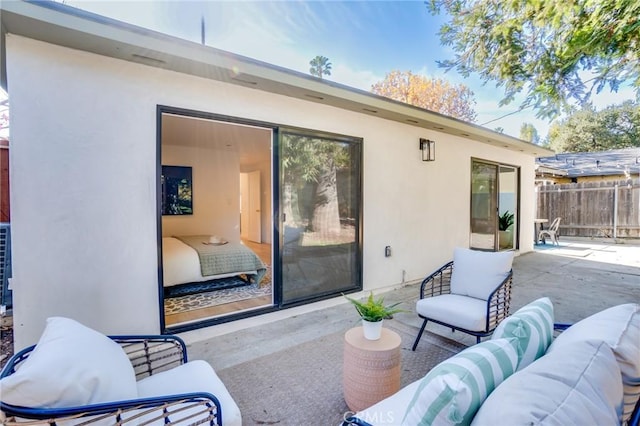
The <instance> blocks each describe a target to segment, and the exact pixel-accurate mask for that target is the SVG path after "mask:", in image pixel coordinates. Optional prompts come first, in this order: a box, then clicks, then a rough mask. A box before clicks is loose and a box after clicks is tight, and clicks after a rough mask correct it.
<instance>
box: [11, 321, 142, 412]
mask: <svg viewBox="0 0 640 426" xmlns="http://www.w3.org/2000/svg"><path fill="white" fill-rule="evenodd" d="M137 394H138V392H137V388H136V376H135V372H134V370H133V367H132V366H131V362H130V361H129V358H128V357H127V354H126V353H125V352H124V351H123V350H122V348H121V347H120V345H119V344H117V343H115V342H114V341H112V340H111V339H109V338H108V337H107V336H105V335H103V334H101V333H99V332H97V331H95V330H92V329H91V328H89V327H86V326H84V325H82V324H80V323H78V322H77V321H74V320H72V319H69V318H63V317H52V318H49V319H47V324H46V327H45V329H44V332H43V333H42V336H40V340H39V341H38V343H37V345H36V347H35V349H34V350H33V351H32V352H31V354H30V355H29V358H27V359H26V360H25V361H24V362H23V363H22V365H21V366H20V367H19V368H18V369H17V371H16V372H15V373H13V374H12V375H10V376H7V377H5V378H3V379H2V380H1V381H0V396H1V398H2V401H3V402H4V403H7V404H12V405H19V406H23V407H32V408H64V407H72V406H80V405H88V404H96V403H101V402H110V401H119V400H127V399H133V398H135V397H136V396H137Z"/></svg>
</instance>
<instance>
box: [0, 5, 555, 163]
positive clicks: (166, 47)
mask: <svg viewBox="0 0 640 426" xmlns="http://www.w3.org/2000/svg"><path fill="white" fill-rule="evenodd" d="M0 11H1V14H0V18H1V20H2V31H3V32H7V33H10V34H16V35H20V36H24V37H29V38H33V39H36V40H40V41H44V42H48V43H53V44H57V45H61V46H65V47H69V48H72V49H78V50H84V51H87V52H92V53H96V54H99V55H104V56H108V57H112V58H117V59H122V60H126V61H131V62H136V63H141V64H144V65H148V66H153V67H157V68H163V69H168V70H172V71H176V72H180V73H185V74H191V75H195V76H199V77H203V78H208V79H213V80H218V81H222V82H225V83H230V84H236V85H240V86H245V87H250V88H254V89H258V90H264V91H267V92H270V93H276V94H280V95H285V96H290V97H294V98H298V99H303V100H305V101H311V102H317V103H321V104H325V105H329V106H333V107H338V108H342V109H346V110H350V111H355V112H359V113H363V114H368V115H372V116H376V117H380V118H383V119H388V120H393V121H396V122H401V123H405V124H409V125H413V126H416V127H422V128H424V129H429V130H435V131H438V132H443V133H447V134H451V135H455V136H461V137H464V138H468V139H472V140H475V141H478V142H482V143H487V144H490V145H494V146H498V147H501V148H506V149H509V150H512V151H517V152H521V153H525V154H530V155H533V156H536V157H539V156H545V155H552V154H553V151H550V150H548V149H546V148H543V147H541V146H538V145H535V144H532V143H528V142H525V141H522V140H520V139H517V138H514V137H511V136H508V135H505V134H502V133H498V132H495V131H493V130H489V129H487V128H484V127H481V126H478V125H475V124H471V123H467V122H464V121H461V120H458V119H455V118H451V117H448V116H445V115H442V114H438V113H435V112H432V111H428V110H425V109H422V108H417V107H414V106H411V105H407V104H404V103H401V102H397V101H393V100H390V99H387V98H384V97H381V96H377V95H374V94H372V93H369V92H366V91H363V90H359V89H355V88H352V87H349V86H345V85H342V84H338V83H335V82H330V81H326V80H321V79H318V78H316V77H312V76H309V75H307V74H303V73H299V72H296V71H292V70H289V69H286V68H282V67H278V66H274V65H271V64H267V63H264V62H261V61H257V60H254V59H250V58H247V57H244V56H241V55H236V54H232V53H229V52H225V51H222V50H219V49H216V48H213V47H209V46H204V45H201V44H197V43H194V42H190V41H186V40H182V39H179V38H176V37H172V36H168V35H166V34H161V33H158V32H155V31H151V30H147V29H144V28H140V27H136V26H134V25H130V24H126V23H123V22H120V21H116V20H113V19H109V18H105V17H101V16H99V15H95V14H92V13H89V12H85V11H81V10H79V9H75V8H72V7H69V6H66V5H63V4H60V3H55V2H38V3H32V2H25V1H16V2H13V1H12V2H2V3H0ZM3 38H4V37H3ZM1 46H2V47H3V46H4V42H3V44H2V45H1ZM2 69H4V66H3V67H2Z"/></svg>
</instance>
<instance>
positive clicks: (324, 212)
mask: <svg viewBox="0 0 640 426" xmlns="http://www.w3.org/2000/svg"><path fill="white" fill-rule="evenodd" d="M360 157H361V141H360V140H358V139H354V138H346V137H345V138H342V137H336V136H325V135H319V134H314V133H307V132H298V131H287V130H282V129H281V131H280V175H281V191H280V194H281V196H280V198H281V200H280V206H281V210H280V211H281V212H282V214H281V215H280V220H281V222H280V230H281V234H282V240H281V241H282V243H281V244H282V249H281V253H282V299H281V300H282V304H283V305H288V304H296V303H301V302H303V301H308V300H313V299H319V298H324V297H327V296H329V295H335V294H340V293H341V292H344V291H347V290H351V289H359V288H361V286H362V283H361V274H362V265H361V264H362V260H361V254H360V253H361V246H360V241H361V237H360V223H361V220H360V215H361V206H360V199H361V196H360V190H361V189H360V188H361V177H360V176H361V173H360V164H361V163H360V162H361V158H360Z"/></svg>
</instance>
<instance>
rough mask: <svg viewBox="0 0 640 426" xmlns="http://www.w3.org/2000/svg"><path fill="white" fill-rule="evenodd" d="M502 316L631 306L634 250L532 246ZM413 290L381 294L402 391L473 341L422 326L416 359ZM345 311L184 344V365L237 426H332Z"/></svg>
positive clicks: (581, 314)
mask: <svg viewBox="0 0 640 426" xmlns="http://www.w3.org/2000/svg"><path fill="white" fill-rule="evenodd" d="M513 270H514V281H513V296H512V305H511V312H514V311H515V310H517V309H518V308H520V307H522V306H524V305H525V304H527V303H528V302H530V301H532V300H535V299H537V298H539V297H543V296H547V297H549V298H550V299H551V301H552V302H553V304H554V310H555V320H556V322H567V323H573V322H576V321H579V320H580V319H582V318H585V317H587V316H589V315H591V314H594V313H596V312H598V311H601V310H602V309H605V308H608V307H610V306H614V305H618V304H622V303H630V302H638V301H640V245H632V244H612V243H607V242H594V241H589V240H584V241H571V242H570V241H568V240H567V239H561V245H560V247H558V246H556V247H555V248H554V247H551V246H550V245H547V246H536V250H535V251H534V252H531V253H527V254H524V255H521V256H518V257H516V258H515V260H514V264H513ZM418 292H419V283H413V284H409V285H405V286H403V287H401V288H398V289H395V290H392V291H390V292H388V293H385V300H386V301H387V302H389V303H392V302H403V307H404V308H405V309H407V310H408V311H410V312H408V313H400V314H396V315H395V317H394V319H393V320H390V321H387V322H386V323H385V327H389V328H391V329H393V330H394V331H396V332H397V333H398V334H400V335H401V337H402V346H401V353H402V386H404V385H406V384H407V383H410V382H411V381H413V380H416V379H417V378H419V377H422V376H423V375H424V374H425V373H426V372H427V371H428V370H429V369H430V368H432V367H433V366H434V365H435V364H436V363H438V362H439V361H441V360H443V359H445V358H448V357H449V356H451V355H452V354H453V353H456V352H458V351H460V350H461V349H462V348H464V346H465V345H472V344H474V343H475V338H474V337H472V336H469V335H466V334H463V333H459V332H456V333H452V332H451V331H450V330H449V329H448V328H446V327H443V326H439V325H437V324H431V323H430V324H428V326H427V330H428V331H429V332H430V333H426V334H425V335H424V337H423V340H421V342H420V344H419V345H418V348H417V350H416V351H415V352H412V351H411V344H412V343H413V339H414V338H415V336H416V334H417V332H418V329H419V326H420V324H421V320H420V319H419V318H418V316H417V315H416V314H415V313H414V306H415V302H416V300H417V295H418ZM357 325H359V324H358V317H357V315H356V313H355V312H354V310H353V307H352V306H351V305H350V304H347V303H343V304H339V305H337V306H330V307H327V308H325V309H321V310H317V311H314V312H309V313H305V314H300V315H294V316H291V317H290V318H286V319H282V320H278V321H275V322H271V323H268V324H263V325H258V326H255V327H251V328H247V329H244V330H239V331H235V332H233V333H228V334H224V335H220V336H217V337H213V338H210V339H206V340H200V341H195V340H194V339H189V336H185V337H187V340H192V343H191V344H190V348H189V351H190V354H191V358H192V359H205V360H207V361H209V362H210V363H211V364H212V365H213V366H214V368H215V369H216V371H218V373H219V375H220V377H221V378H222V379H223V381H224V382H225V384H226V385H227V387H228V389H229V391H230V392H231V394H232V395H233V397H234V398H235V399H236V401H237V402H238V405H239V406H240V409H241V411H242V413H243V419H244V423H245V424H249V425H251V424H278V425H296V424H302V423H304V422H308V421H309V419H313V421H312V422H313V423H314V424H319V425H320V424H327V425H335V424H338V423H339V422H340V420H341V419H342V416H343V415H344V413H345V412H347V411H348V408H347V407H346V404H345V402H344V399H343V394H342V355H343V336H344V333H345V331H346V330H348V329H350V328H352V327H354V326H357Z"/></svg>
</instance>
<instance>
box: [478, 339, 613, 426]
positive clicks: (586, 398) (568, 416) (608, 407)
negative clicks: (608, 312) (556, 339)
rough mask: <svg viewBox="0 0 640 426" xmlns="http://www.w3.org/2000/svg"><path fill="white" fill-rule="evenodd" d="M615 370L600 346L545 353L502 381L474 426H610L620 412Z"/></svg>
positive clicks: (576, 346) (584, 343)
mask: <svg viewBox="0 0 640 426" xmlns="http://www.w3.org/2000/svg"><path fill="white" fill-rule="evenodd" d="M621 404H622V383H621V381H620V369H619V368H618V365H617V363H616V360H615V358H614V356H613V353H612V352H611V349H610V348H609V347H608V346H607V345H606V344H605V343H603V342H593V341H582V342H576V344H574V345H571V346H564V347H563V348H562V350H558V351H555V352H552V353H547V354H546V355H545V356H543V357H541V358H540V359H538V360H537V361H535V362H534V363H532V364H531V365H529V366H528V367H526V368H525V369H523V370H520V371H518V372H517V373H515V374H514V375H512V376H511V377H509V378H508V379H506V380H505V381H504V382H503V383H502V384H501V385H500V386H498V388H497V389H496V390H494V391H493V393H492V394H491V395H489V397H488V398H487V400H486V401H484V404H482V407H480V409H479V410H478V413H477V414H476V416H475V418H474V419H473V423H472V424H473V425H479V426H496V425H615V424H620V422H619V420H618V415H619V414H620V411H622V406H621Z"/></svg>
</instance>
